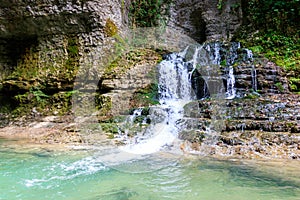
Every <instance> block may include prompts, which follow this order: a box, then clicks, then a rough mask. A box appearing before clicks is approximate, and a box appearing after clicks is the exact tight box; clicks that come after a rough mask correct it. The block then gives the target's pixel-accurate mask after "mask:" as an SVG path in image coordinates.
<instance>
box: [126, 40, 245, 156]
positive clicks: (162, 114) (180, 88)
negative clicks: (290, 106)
mask: <svg viewBox="0 0 300 200" xmlns="http://www.w3.org/2000/svg"><path fill="white" fill-rule="evenodd" d="M238 48H240V46H239V44H233V45H232V47H230V52H229V53H228V54H226V55H225V58H224V52H226V51H225V50H224V49H222V46H221V43H212V44H204V45H203V46H197V47H194V46H193V47H191V46H190V47H187V48H186V49H185V50H184V51H182V52H180V53H172V54H169V55H167V56H165V59H164V60H163V61H162V62H161V63H160V64H159V65H158V72H159V84H158V88H159V91H158V93H159V103H160V105H159V106H153V107H151V108H150V112H149V114H150V116H149V118H150V119H151V124H150V125H149V126H148V127H147V128H146V129H145V130H143V131H140V132H139V133H137V135H136V136H134V137H133V138H129V139H128V138H127V140H126V141H125V144H127V145H125V146H123V147H121V150H123V151H125V152H129V153H133V154H151V153H155V152H157V151H160V150H161V149H163V148H164V147H170V146H173V144H174V141H176V139H177V136H178V133H179V132H180V131H182V129H183V128H184V120H183V118H184V106H185V105H186V104H187V103H189V102H190V101H192V100H194V99H196V98H199V99H202V98H206V97H208V96H209V95H210V93H211V94H212V95H214V96H215V97H217V98H223V99H224V98H226V99H233V98H235V96H236V88H235V77H234V69H233V67H232V65H233V63H234V62H235V60H236V59H237V58H238V56H237V49H238ZM226 53H227V52H226ZM223 59H225V60H226V63H227V66H226V68H225V73H226V76H222V75H220V74H219V73H218V72H219V71H220V63H221V60H223ZM186 60H189V61H186ZM195 74H197V75H195ZM222 77H223V78H224V77H226V84H227V85H226V86H227V87H224V85H223V78H222ZM193 81H194V85H193ZM192 86H193V87H192ZM225 88H226V91H225V90H224V89H225ZM195 89H196V90H198V91H194V90H195ZM206 90H207V91H206ZM199 91H201V92H199ZM139 113H141V110H140V109H138V110H137V111H135V112H134V116H132V117H131V118H130V119H131V121H132V119H134V118H135V117H136V115H139ZM131 123H132V122H131ZM216 127H217V126H216V125H213V126H212V128H214V129H216ZM209 128H210V127H208V129H207V130H208V132H210V131H209V130H210V129H209ZM213 131H217V130H212V131H211V132H213ZM125 133H126V132H125ZM207 134H208V135H210V134H211V133H207ZM129 135H130V134H129ZM133 135H134V134H133Z"/></svg>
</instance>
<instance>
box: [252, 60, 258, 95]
mask: <svg viewBox="0 0 300 200" xmlns="http://www.w3.org/2000/svg"><path fill="white" fill-rule="evenodd" d="M251 79H252V89H253V91H254V92H256V91H257V75H256V69H255V67H254V65H252V69H251Z"/></svg>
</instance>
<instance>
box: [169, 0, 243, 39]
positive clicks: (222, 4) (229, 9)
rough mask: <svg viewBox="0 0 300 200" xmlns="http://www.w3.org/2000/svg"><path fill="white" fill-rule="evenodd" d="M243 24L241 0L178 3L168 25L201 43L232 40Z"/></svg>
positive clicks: (175, 3) (183, 1)
mask: <svg viewBox="0 0 300 200" xmlns="http://www.w3.org/2000/svg"><path fill="white" fill-rule="evenodd" d="M241 23H242V10H241V1H240V0H228V1H218V0H203V1H198V0H188V1H186V0H179V1H174V5H173V6H172V7H171V12H170V20H169V23H168V25H169V26H170V27H172V28H174V29H177V30H178V31H180V32H182V33H184V34H187V35H189V36H190V37H192V38H194V39H195V40H196V41H198V42H199V43H202V42H205V41H207V40H208V41H215V40H230V39H231V38H232V37H233V36H234V34H235V33H236V31H237V29H238V28H239V27H240V25H241Z"/></svg>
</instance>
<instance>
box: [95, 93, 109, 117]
mask: <svg viewBox="0 0 300 200" xmlns="http://www.w3.org/2000/svg"><path fill="white" fill-rule="evenodd" d="M95 104H96V108H97V109H98V110H99V115H100V116H106V115H109V114H110V111H111V108H112V100H111V98H110V97H108V96H104V95H101V94H96V95H95Z"/></svg>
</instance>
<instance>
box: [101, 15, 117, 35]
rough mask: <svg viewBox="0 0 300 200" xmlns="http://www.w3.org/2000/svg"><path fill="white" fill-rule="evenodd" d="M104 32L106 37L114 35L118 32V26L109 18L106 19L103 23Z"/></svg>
mask: <svg viewBox="0 0 300 200" xmlns="http://www.w3.org/2000/svg"><path fill="white" fill-rule="evenodd" d="M104 33H105V34H106V36H108V37H113V36H114V35H116V34H117V33H118V27H117V26H116V24H115V23H114V22H113V21H112V20H111V19H109V18H108V19H107V20H106V23H105V26H104Z"/></svg>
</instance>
